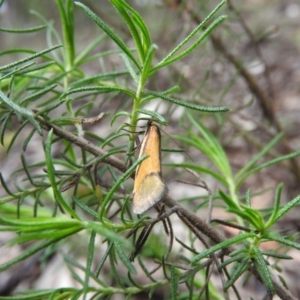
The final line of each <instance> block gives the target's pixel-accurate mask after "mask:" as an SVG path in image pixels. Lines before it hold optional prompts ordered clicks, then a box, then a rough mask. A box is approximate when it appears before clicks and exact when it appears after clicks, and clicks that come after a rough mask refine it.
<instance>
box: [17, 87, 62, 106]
mask: <svg viewBox="0 0 300 300" xmlns="http://www.w3.org/2000/svg"><path fill="white" fill-rule="evenodd" d="M56 86H57V84H52V85H50V86H47V87H45V88H44V89H42V90H40V91H38V92H36V93H33V94H31V95H29V96H28V97H26V98H24V99H22V100H21V102H20V105H24V104H26V102H29V101H30V102H32V101H35V100H37V99H40V98H41V96H43V95H45V94H46V93H48V92H49V91H51V90H53V89H54V88H55V87H56Z"/></svg>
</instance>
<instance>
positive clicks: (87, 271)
mask: <svg viewBox="0 0 300 300" xmlns="http://www.w3.org/2000/svg"><path fill="white" fill-rule="evenodd" d="M95 239H96V233H95V231H92V232H91V235H90V241H89V245H88V255H87V259H86V260H87V261H86V268H85V278H84V285H83V295H84V298H83V299H86V296H87V294H88V290H89V279H90V277H91V274H92V265H93V258H94V250H95Z"/></svg>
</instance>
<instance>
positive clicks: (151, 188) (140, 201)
mask: <svg viewBox="0 0 300 300" xmlns="http://www.w3.org/2000/svg"><path fill="white" fill-rule="evenodd" d="M167 191H168V188H167V186H166V185H165V184H164V183H163V181H162V180H161V178H160V176H159V175H158V174H157V173H150V174H148V175H147V176H146V177H145V178H144V179H143V181H142V182H141V184H140V185H139V187H138V189H137V190H136V191H135V193H134V195H133V203H132V206H133V212H134V213H135V214H142V213H143V212H145V211H147V210H148V209H149V208H151V207H152V206H153V205H154V204H155V203H157V202H158V201H160V200H161V199H162V198H163V197H164V195H165V194H166V192H167Z"/></svg>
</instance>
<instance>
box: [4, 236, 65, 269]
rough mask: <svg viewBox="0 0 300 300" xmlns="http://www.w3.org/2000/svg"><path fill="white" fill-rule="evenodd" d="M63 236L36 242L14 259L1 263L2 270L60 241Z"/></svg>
mask: <svg viewBox="0 0 300 300" xmlns="http://www.w3.org/2000/svg"><path fill="white" fill-rule="evenodd" d="M63 238H64V237H60V238H57V239H49V240H47V241H45V242H42V243H38V244H35V245H34V246H31V247H29V248H27V249H26V250H24V251H23V252H22V253H21V254H20V255H18V256H17V257H15V258H14V259H12V260H10V261H8V262H6V263H4V264H2V265H0V271H4V270H7V269H9V268H10V267H12V266H13V265H15V264H17V263H19V262H20V261H22V260H25V259H26V258H28V257H30V256H32V255H33V254H35V253H37V252H39V251H40V250H42V249H45V248H47V247H48V246H50V245H53V244H55V243H57V242H58V241H60V240H62V239H63Z"/></svg>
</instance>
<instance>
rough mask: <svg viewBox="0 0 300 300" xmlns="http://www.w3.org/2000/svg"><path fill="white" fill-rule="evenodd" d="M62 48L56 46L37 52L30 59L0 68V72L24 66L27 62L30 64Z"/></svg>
mask: <svg viewBox="0 0 300 300" xmlns="http://www.w3.org/2000/svg"><path fill="white" fill-rule="evenodd" d="M60 47H62V45H56V46H54V47H51V48H48V49H45V50H43V51H40V52H36V53H35V54H33V55H31V56H29V57H27V58H24V59H21V60H18V61H16V62H13V63H11V64H8V65H5V66H2V67H0V72H1V71H4V70H7V69H10V68H14V67H16V66H18V65H21V64H24V63H26V62H28V61H30V60H33V59H35V58H37V57H40V56H42V55H44V54H46V53H49V52H51V51H53V50H56V49H57V48H60Z"/></svg>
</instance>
